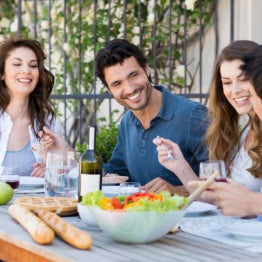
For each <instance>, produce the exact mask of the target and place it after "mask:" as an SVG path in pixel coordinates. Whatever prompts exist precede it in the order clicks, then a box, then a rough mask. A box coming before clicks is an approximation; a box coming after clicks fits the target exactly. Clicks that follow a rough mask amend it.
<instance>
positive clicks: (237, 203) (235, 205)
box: [188, 179, 262, 217]
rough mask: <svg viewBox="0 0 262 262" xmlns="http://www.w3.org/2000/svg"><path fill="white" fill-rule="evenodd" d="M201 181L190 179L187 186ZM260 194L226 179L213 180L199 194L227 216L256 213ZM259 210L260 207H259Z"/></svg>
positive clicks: (195, 186)
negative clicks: (222, 180)
mask: <svg viewBox="0 0 262 262" xmlns="http://www.w3.org/2000/svg"><path fill="white" fill-rule="evenodd" d="M201 183H203V181H191V182H189V183H188V186H189V187H191V188H197V187H199V186H200V185H201ZM258 198H259V199H261V200H260V201H261V202H262V195H261V194H259V193H255V192H251V191H249V190H248V189H247V188H246V187H244V186H243V185H240V184H237V183H236V182H234V181H232V180H231V179H228V182H227V183H225V182H214V183H213V184H212V185H211V186H210V187H209V188H208V190H206V191H204V192H203V193H202V194H201V199H202V200H204V201H206V202H209V203H213V204H214V205H216V206H217V207H218V208H219V210H220V212H221V213H223V214H225V215H228V216H240V217H244V216H250V215H257V211H255V208H256V207H255V206H256V204H257V200H258ZM260 209H261V211H262V208H261V207H260Z"/></svg>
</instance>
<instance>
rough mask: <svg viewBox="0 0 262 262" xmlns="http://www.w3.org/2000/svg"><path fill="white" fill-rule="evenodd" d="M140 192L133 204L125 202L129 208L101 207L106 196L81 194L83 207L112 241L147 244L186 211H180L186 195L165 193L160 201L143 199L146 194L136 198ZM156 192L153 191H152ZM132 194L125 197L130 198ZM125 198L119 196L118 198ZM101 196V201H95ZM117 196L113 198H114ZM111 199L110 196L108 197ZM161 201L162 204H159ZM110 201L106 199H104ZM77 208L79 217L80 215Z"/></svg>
mask: <svg viewBox="0 0 262 262" xmlns="http://www.w3.org/2000/svg"><path fill="white" fill-rule="evenodd" d="M139 194H140V196H141V194H143V193H136V194H134V195H132V196H136V200H137V201H134V202H138V203H139V204H133V205H132V203H134V202H132V201H126V205H123V206H127V205H129V207H128V208H125V207H122V208H119V206H118V208H112V206H110V205H108V206H105V205H104V206H103V204H104V203H105V201H104V200H105V199H108V198H106V197H104V196H102V193H98V195H100V196H99V197H97V196H96V197H97V199H95V197H94V198H93V200H92V197H90V194H89V196H87V197H84V198H83V201H82V204H83V205H82V208H81V210H83V209H84V208H86V209H88V210H89V211H90V213H91V214H92V216H93V218H94V219H95V220H96V222H97V224H98V225H99V227H100V228H101V229H102V230H103V231H104V232H105V233H106V234H108V235H109V236H110V237H112V238H113V239H114V240H116V241H119V242H124V243H136V244H138V243H148V242H152V241H155V240H158V239H160V238H162V237H163V236H164V235H166V234H167V233H168V232H169V231H170V230H171V229H172V228H173V227H174V226H175V225H177V223H178V222H179V221H180V219H181V218H182V217H183V215H184V214H185V210H179V206H182V205H183V204H184V203H185V202H186V198H184V197H181V196H174V197H171V196H170V195H169V197H167V196H165V197H163V199H164V200H163V199H162V200H159V199H158V200H152V199H146V197H144V198H141V199H139V198H140V197H137V196H138V195H139ZM155 195H156V194H155ZM132 196H128V197H129V199H130V198H132ZM121 197H123V198H127V197H126V196H125V197H124V196H120V197H119V198H121ZM99 198H100V200H98V199H99ZM115 199H116V197H115V198H114V200H115ZM110 200H112V199H110ZM161 202H162V203H161ZM107 203H109V201H108V202H107ZM81 210H80V216H81Z"/></svg>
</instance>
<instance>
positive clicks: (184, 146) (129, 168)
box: [104, 86, 208, 185]
mask: <svg viewBox="0 0 262 262" xmlns="http://www.w3.org/2000/svg"><path fill="white" fill-rule="evenodd" d="M155 88H156V89H158V90H159V91H161V92H162V93H163V96H162V105H161V109H160V111H159V113H158V115H157V116H156V117H155V118H153V119H152V120H151V122H150V127H149V128H148V129H144V128H143V127H142V125H141V124H140V122H139V120H138V119H137V118H136V117H135V115H134V114H133V113H132V112H131V111H130V110H129V111H127V113H126V114H125V115H124V117H123V119H122V120H121V123H120V126H119V132H118V143H117V145H116V147H115V149H114V151H113V154H112V157H111V159H110V161H109V163H107V164H104V169H105V172H106V173H117V174H119V175H127V176H129V177H130V179H129V181H137V182H140V183H141V184H142V185H144V184H146V183H147V182H149V181H151V180H152V179H154V178H156V177H161V178H163V179H165V180H166V181H167V182H169V183H171V184H173V185H181V182H180V180H179V179H178V178H177V176H176V175H174V173H172V172H171V171H169V170H168V169H166V168H165V167H163V166H162V165H161V164H160V163H159V161H158V155H157V150H156V146H155V145H154V144H153V142H152V141H153V139H154V138H155V137H156V136H158V135H159V136H161V137H164V138H168V139H170V140H172V141H174V142H176V143H177V144H178V145H179V146H180V149H181V151H182V153H183V155H184V158H185V159H186V160H187V161H188V163H189V164H190V165H191V167H192V169H193V170H194V171H195V173H196V174H198V169H199V162H201V161H205V160H207V159H208V152H207V148H206V144H205V142H204V135H205V132H206V129H207V127H208V119H207V109H206V107H205V106H203V105H201V104H199V103H197V102H194V101H192V100H189V99H186V98H184V97H182V96H179V95H175V94H171V93H170V92H169V91H168V90H167V89H166V88H164V87H163V86H155Z"/></svg>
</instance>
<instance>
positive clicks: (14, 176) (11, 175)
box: [0, 166, 20, 191]
mask: <svg viewBox="0 0 262 262" xmlns="http://www.w3.org/2000/svg"><path fill="white" fill-rule="evenodd" d="M0 181H3V182H5V183H7V184H9V185H10V186H11V187H12V188H13V190H14V191H17V189H18V187H19V181H20V177H19V175H18V170H17V169H16V168H13V167H6V166H0Z"/></svg>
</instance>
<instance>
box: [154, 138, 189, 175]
mask: <svg viewBox="0 0 262 262" xmlns="http://www.w3.org/2000/svg"><path fill="white" fill-rule="evenodd" d="M153 143H154V144H155V145H156V146H157V148H156V149H157V152H158V161H159V163H160V164H161V165H163V166H164V167H165V168H167V169H169V170H171V171H172V172H174V173H177V168H179V167H181V163H182V162H185V159H184V156H183V154H182V152H181V150H180V148H179V146H178V144H176V143H174V142H172V141H171V140H169V139H165V138H162V137H161V138H155V139H154V140H153ZM168 151H169V153H170V154H171V155H172V157H173V159H170V158H169V157H168V156H169V154H168Z"/></svg>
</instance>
